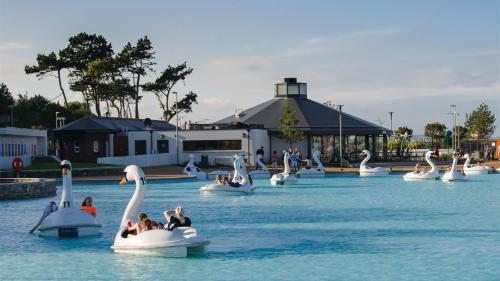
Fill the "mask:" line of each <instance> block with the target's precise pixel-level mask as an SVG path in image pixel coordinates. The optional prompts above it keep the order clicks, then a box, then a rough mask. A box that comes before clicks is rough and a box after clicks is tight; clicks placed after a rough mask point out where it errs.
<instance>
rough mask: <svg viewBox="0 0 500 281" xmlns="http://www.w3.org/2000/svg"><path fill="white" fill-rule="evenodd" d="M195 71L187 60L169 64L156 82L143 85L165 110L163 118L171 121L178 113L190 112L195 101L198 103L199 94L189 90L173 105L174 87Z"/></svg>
mask: <svg viewBox="0 0 500 281" xmlns="http://www.w3.org/2000/svg"><path fill="white" fill-rule="evenodd" d="M192 72H193V69H192V68H191V67H188V66H187V64H186V62H184V63H183V64H180V65H177V66H170V65H169V66H168V67H167V69H165V70H164V71H163V72H162V73H161V75H160V77H158V78H156V80H155V81H154V82H150V83H146V84H144V85H143V86H142V89H143V90H144V91H148V92H153V93H154V94H155V96H156V99H157V100H158V103H159V104H160V108H161V109H162V111H163V118H164V119H165V120H166V121H170V120H171V119H172V118H173V117H174V116H175V115H176V114H178V113H180V112H182V111H185V112H190V111H191V107H192V105H193V103H197V99H198V95H197V94H196V93H194V92H189V93H188V94H187V95H186V96H184V97H183V98H182V99H181V100H179V101H178V103H174V104H173V105H171V103H170V94H171V91H172V88H173V87H174V86H175V85H176V84H177V82H179V81H184V80H185V79H186V77H187V76H188V75H189V74H191V73H192Z"/></svg>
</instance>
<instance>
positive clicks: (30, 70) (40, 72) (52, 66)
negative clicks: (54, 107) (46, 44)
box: [24, 52, 69, 107]
mask: <svg viewBox="0 0 500 281" xmlns="http://www.w3.org/2000/svg"><path fill="white" fill-rule="evenodd" d="M36 61H37V63H38V64H37V65H32V66H29V65H26V66H25V67H24V72H26V74H34V73H36V77H39V79H42V78H43V77H45V76H46V75H48V74H50V73H52V72H56V73H57V75H56V78H57V80H58V81H59V89H61V94H62V96H63V98H64V106H65V107H67V106H68V99H67V98H66V93H65V92H64V88H63V86H62V83H61V70H63V69H65V68H68V67H69V64H68V63H67V62H66V61H64V60H63V59H61V58H60V57H59V58H58V57H57V55H56V54H55V53H54V52H52V53H50V54H48V55H44V54H38V55H37V57H36Z"/></svg>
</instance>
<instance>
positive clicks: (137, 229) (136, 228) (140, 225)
mask: <svg viewBox="0 0 500 281" xmlns="http://www.w3.org/2000/svg"><path fill="white" fill-rule="evenodd" d="M147 219H148V215H147V214H146V213H140V214H139V221H138V222H136V223H135V224H134V225H131V224H130V222H129V226H128V227H127V230H128V234H139V233H141V232H143V231H144V229H146V224H145V221H146V220H147Z"/></svg>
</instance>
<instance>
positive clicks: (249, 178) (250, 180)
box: [248, 175, 253, 185]
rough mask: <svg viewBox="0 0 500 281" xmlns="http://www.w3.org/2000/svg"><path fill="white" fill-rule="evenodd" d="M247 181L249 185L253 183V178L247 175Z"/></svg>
mask: <svg viewBox="0 0 500 281" xmlns="http://www.w3.org/2000/svg"><path fill="white" fill-rule="evenodd" d="M248 182H249V183H250V185H253V179H252V176H251V175H248Z"/></svg>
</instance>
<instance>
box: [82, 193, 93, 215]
mask: <svg viewBox="0 0 500 281" xmlns="http://www.w3.org/2000/svg"><path fill="white" fill-rule="evenodd" d="M80 210H82V211H84V212H86V213H89V214H90V215H92V216H93V217H95V216H96V215H97V209H96V207H95V206H92V197H90V196H87V197H85V199H83V202H82V205H81V206H80Z"/></svg>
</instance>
